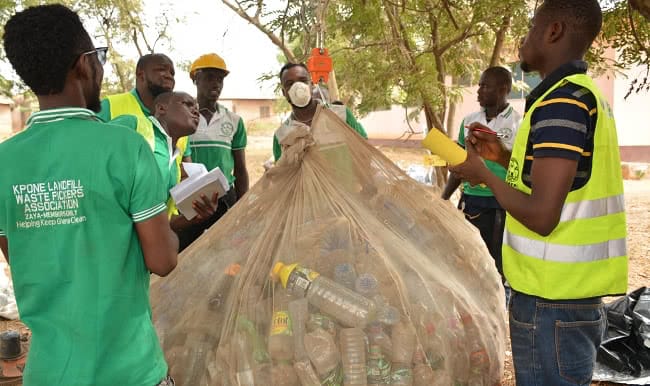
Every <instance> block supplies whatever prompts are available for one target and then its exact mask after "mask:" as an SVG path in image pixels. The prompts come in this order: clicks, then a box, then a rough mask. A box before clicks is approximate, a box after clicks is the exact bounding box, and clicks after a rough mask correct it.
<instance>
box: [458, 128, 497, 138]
mask: <svg viewBox="0 0 650 386" xmlns="http://www.w3.org/2000/svg"><path fill="white" fill-rule="evenodd" d="M465 128H466V129H470V128H469V127H468V126H465ZM470 130H474V131H480V132H481V133H488V134H494V135H496V136H497V138H503V137H504V135H503V134H501V133H497V132H496V131H493V130H489V129H483V128H481V127H475V128H473V129H470Z"/></svg>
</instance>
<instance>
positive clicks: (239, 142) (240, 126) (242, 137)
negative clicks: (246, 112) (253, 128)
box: [232, 118, 247, 150]
mask: <svg viewBox="0 0 650 386" xmlns="http://www.w3.org/2000/svg"><path fill="white" fill-rule="evenodd" d="M246 143H247V138H246V128H245V127H244V120H243V119H241V118H239V122H237V131H236V132H235V136H234V137H233V139H232V149H233V150H241V149H244V148H246Z"/></svg>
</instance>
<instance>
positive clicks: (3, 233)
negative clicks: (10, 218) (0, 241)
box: [0, 229, 7, 237]
mask: <svg viewBox="0 0 650 386" xmlns="http://www.w3.org/2000/svg"><path fill="white" fill-rule="evenodd" d="M6 236H7V234H6V233H5V231H3V230H2V229H0V237H6Z"/></svg>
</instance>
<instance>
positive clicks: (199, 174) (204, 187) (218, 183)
mask: <svg viewBox="0 0 650 386" xmlns="http://www.w3.org/2000/svg"><path fill="white" fill-rule="evenodd" d="M183 168H184V169H185V172H186V173H187V175H188V177H187V178H186V179H184V180H183V181H181V182H180V183H178V184H177V185H176V186H174V187H173V188H171V189H170V190H169V193H170V194H171V195H172V198H173V199H174V202H175V203H176V207H177V208H178V211H179V212H181V214H182V215H183V216H185V218H186V219H188V220H191V219H193V218H194V217H196V215H197V213H196V211H195V210H194V208H192V202H194V201H201V195H205V196H206V197H208V198H212V195H213V194H214V193H215V192H216V193H217V194H218V195H219V197H222V196H224V195H225V194H226V193H227V192H228V190H229V189H230V184H229V183H228V179H227V178H226V176H225V175H224V174H223V172H222V171H221V169H219V167H216V168H214V169H212V170H210V171H209V172H208V170H207V169H206V168H205V165H203V164H198V163H190V162H183Z"/></svg>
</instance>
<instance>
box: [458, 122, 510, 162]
mask: <svg viewBox="0 0 650 386" xmlns="http://www.w3.org/2000/svg"><path fill="white" fill-rule="evenodd" d="M468 142H469V143H471V144H473V145H474V147H475V148H476V151H477V152H478V154H479V155H480V156H481V157H483V158H484V159H487V160H490V161H494V162H497V163H501V160H503V159H504V158H510V154H509V152H508V149H507V148H506V147H505V145H504V144H503V142H501V140H500V139H499V137H498V136H497V133H496V132H494V131H493V130H492V129H490V128H489V127H487V126H485V125H482V124H480V123H478V122H473V123H472V124H470V125H469V126H467V138H466V139H465V144H466V145H467V143H468Z"/></svg>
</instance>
